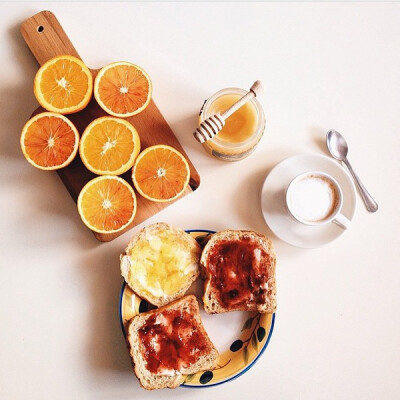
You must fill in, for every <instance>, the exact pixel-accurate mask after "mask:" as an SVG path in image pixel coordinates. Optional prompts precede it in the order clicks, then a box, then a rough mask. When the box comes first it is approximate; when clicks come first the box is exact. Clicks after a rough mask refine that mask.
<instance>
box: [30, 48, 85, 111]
mask: <svg viewBox="0 0 400 400" xmlns="http://www.w3.org/2000/svg"><path fill="white" fill-rule="evenodd" d="M34 93H35V97H36V99H37V101H38V102H39V104H40V105H41V106H42V107H44V108H45V109H46V110H48V111H53V112H59V113H61V114H71V113H74V112H77V111H80V110H82V109H83V108H85V107H86V106H87V105H88V103H89V101H90V98H91V97H92V93H93V77H92V74H91V72H90V70H89V68H88V67H87V66H86V65H85V64H84V63H83V62H82V61H81V60H80V59H79V58H76V57H73V56H67V55H65V56H58V57H55V58H53V59H51V60H49V61H47V62H46V63H45V64H43V65H42V66H41V67H40V68H39V71H38V72H37V73H36V76H35V81H34Z"/></svg>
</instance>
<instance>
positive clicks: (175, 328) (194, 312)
mask: <svg viewBox="0 0 400 400" xmlns="http://www.w3.org/2000/svg"><path fill="white" fill-rule="evenodd" d="M127 341H128V345H129V351H130V355H131V359H132V364H133V367H134V371H135V374H136V376H137V377H138V379H139V381H140V384H141V385H142V386H143V387H144V388H145V389H148V390H152V389H162V388H175V387H177V386H179V385H180V384H181V383H182V382H183V381H184V380H185V375H188V374H194V373H196V372H198V371H203V370H208V369H213V368H215V367H216V366H217V363H218V358H219V354H218V351H217V349H216V348H215V347H214V345H213V344H212V342H211V340H210V339H209V337H208V335H207V332H206V331H205V330H204V327H203V324H202V321H201V318H200V313H199V304H198V302H197V300H196V297H195V296H194V295H188V296H185V297H183V298H181V299H179V300H176V301H174V302H172V303H170V304H168V305H166V306H164V307H161V308H158V309H155V310H151V311H149V312H146V313H142V314H139V315H137V316H135V317H134V318H132V320H131V321H130V323H129V327H128V333H127Z"/></svg>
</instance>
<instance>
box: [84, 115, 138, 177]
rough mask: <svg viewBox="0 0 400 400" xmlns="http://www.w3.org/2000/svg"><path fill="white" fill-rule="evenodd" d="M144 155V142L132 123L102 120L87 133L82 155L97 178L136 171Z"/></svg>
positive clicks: (98, 119) (113, 118) (107, 118)
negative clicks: (136, 166)
mask: <svg viewBox="0 0 400 400" xmlns="http://www.w3.org/2000/svg"><path fill="white" fill-rule="evenodd" d="M139 152H140V139H139V135H138V133H137V131H136V129H135V128H134V127H133V126H132V124H130V123H129V122H128V121H125V120H124V119H121V118H115V117H101V118H97V119H95V120H94V121H92V122H91V123H90V124H89V125H88V126H87V127H86V129H85V131H84V132H83V135H82V138H81V142H80V144H79V154H80V156H81V159H82V162H83V163H84V164H85V166H86V167H87V169H89V170H90V171H92V172H93V173H95V174H97V175H120V174H123V173H124V172H126V171H128V169H130V168H132V166H133V163H134V162H135V159H136V157H137V155H138V154H139Z"/></svg>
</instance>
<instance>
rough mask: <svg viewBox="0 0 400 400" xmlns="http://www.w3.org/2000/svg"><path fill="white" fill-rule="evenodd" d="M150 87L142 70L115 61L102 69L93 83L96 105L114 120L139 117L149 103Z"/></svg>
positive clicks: (147, 77) (146, 75) (148, 79)
mask: <svg viewBox="0 0 400 400" xmlns="http://www.w3.org/2000/svg"><path fill="white" fill-rule="evenodd" d="M151 93H152V84H151V80H150V77H149V75H148V74H147V73H146V71H144V70H143V69H142V68H140V67H139V66H137V65H135V64H131V63H129V62H116V63H112V64H109V65H106V66H105V67H104V68H102V69H101V70H100V71H99V73H98V74H97V76H96V79H95V80H94V97H95V98H96V100H97V103H98V104H99V106H100V107H101V108H102V109H103V110H104V111H106V112H107V113H108V114H110V115H113V116H115V117H121V118H127V117H131V116H133V115H136V114H139V113H140V112H141V111H143V110H144V109H145V108H146V107H147V106H148V104H149V102H150V99H151Z"/></svg>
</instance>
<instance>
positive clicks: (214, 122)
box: [193, 81, 263, 143]
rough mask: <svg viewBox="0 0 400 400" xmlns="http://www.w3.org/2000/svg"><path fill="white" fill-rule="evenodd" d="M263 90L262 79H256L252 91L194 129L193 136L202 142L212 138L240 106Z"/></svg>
mask: <svg viewBox="0 0 400 400" xmlns="http://www.w3.org/2000/svg"><path fill="white" fill-rule="evenodd" d="M262 91H263V87H262V83H261V81H255V82H254V83H253V85H252V87H251V88H250V91H249V92H248V93H246V94H245V95H244V96H243V97H242V98H240V99H239V100H238V101H237V102H236V103H234V104H233V105H232V106H230V107H229V108H228V109H227V110H226V111H224V112H223V113H222V114H220V113H217V114H215V115H212V116H211V117H208V118H207V119H206V120H204V121H203V122H202V123H201V124H200V125H199V127H198V128H197V129H196V130H195V131H194V133H193V136H194V137H195V138H196V140H197V141H198V142H200V143H204V142H206V141H207V140H210V139H212V138H213V137H214V136H215V135H216V134H217V133H218V132H220V131H221V129H222V128H223V127H224V125H225V121H226V120H227V119H228V118H229V117H230V116H231V115H232V114H233V113H234V112H236V111H237V110H239V108H240V107H242V106H244V105H245V104H246V103H247V102H248V101H250V100H251V99H252V98H253V97H256V96H258V95H259V94H260V93H261V92H262Z"/></svg>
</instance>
